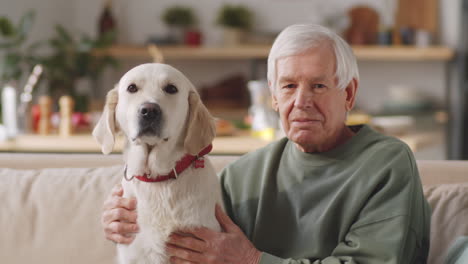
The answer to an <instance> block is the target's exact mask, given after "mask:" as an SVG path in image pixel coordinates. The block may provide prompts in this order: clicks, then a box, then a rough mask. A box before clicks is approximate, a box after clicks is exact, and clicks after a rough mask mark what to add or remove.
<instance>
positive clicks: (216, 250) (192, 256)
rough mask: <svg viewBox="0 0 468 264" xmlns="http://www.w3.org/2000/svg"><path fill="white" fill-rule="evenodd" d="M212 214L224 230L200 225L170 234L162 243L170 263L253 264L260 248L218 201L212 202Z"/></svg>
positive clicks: (258, 256) (257, 258)
mask: <svg viewBox="0 0 468 264" xmlns="http://www.w3.org/2000/svg"><path fill="white" fill-rule="evenodd" d="M215 216H216V219H218V222H219V224H220V225H221V228H222V229H223V231H224V232H217V231H213V230H211V229H208V228H206V227H200V228H195V229H190V230H180V231H179V232H176V233H172V234H171V236H170V237H169V242H168V244H167V247H166V250H167V252H168V254H169V255H170V256H171V257H170V262H171V263H173V264H182V263H184V264H186V263H208V264H210V263H219V264H221V263H229V264H237V263H239V264H257V263H258V262H259V260H260V256H261V252H260V251H258V250H257V249H256V248H255V247H254V245H253V244H252V243H251V242H250V241H249V240H248V238H247V237H246V236H245V235H244V233H243V232H242V230H241V229H240V228H239V227H238V226H237V225H235V224H234V223H233V222H232V220H231V219H230V218H229V216H227V215H226V214H225V213H224V212H223V211H222V209H221V207H220V206H219V205H216V208H215Z"/></svg>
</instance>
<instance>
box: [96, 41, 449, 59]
mask: <svg viewBox="0 0 468 264" xmlns="http://www.w3.org/2000/svg"><path fill="white" fill-rule="evenodd" d="M158 48H159V50H160V51H161V53H162V55H163V56H164V58H165V59H166V60H179V59H180V60H195V59H203V60H205V59H206V60H215V59H266V58H267V57H268V53H269V52H270V46H269V45H241V46H234V47H207V46H202V47H187V46H160V47H158ZM353 50H354V53H355V55H356V57H357V59H358V60H365V61H449V60H451V59H452V58H453V57H454V54H455V52H454V50H453V49H451V48H448V47H444V46H431V47H426V48H419V47H414V46H353ZM95 54H97V55H103V54H109V55H112V56H115V57H116V58H121V59H145V60H146V59H147V60H151V56H150V53H149V52H148V49H147V47H145V46H122V45H120V46H119V45H118V46H113V47H110V48H108V49H106V50H98V51H96V52H95Z"/></svg>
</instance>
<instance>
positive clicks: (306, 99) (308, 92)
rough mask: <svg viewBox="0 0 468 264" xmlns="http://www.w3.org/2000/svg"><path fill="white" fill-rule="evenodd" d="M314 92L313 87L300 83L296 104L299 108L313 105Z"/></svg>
mask: <svg viewBox="0 0 468 264" xmlns="http://www.w3.org/2000/svg"><path fill="white" fill-rule="evenodd" d="M313 99H314V94H313V92H312V89H308V87H306V86H304V85H300V86H299V87H298V88H297V90H296V98H295V102H294V106H296V107H298V108H310V107H312V105H313Z"/></svg>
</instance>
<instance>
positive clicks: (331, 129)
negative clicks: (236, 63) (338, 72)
mask: <svg viewBox="0 0 468 264" xmlns="http://www.w3.org/2000/svg"><path fill="white" fill-rule="evenodd" d="M276 63H277V64H276V69H277V72H276V76H277V82H276V84H270V85H275V87H274V88H275V89H274V92H273V107H274V108H275V110H277V111H279V114H280V119H281V123H282V125H283V129H284V131H285V133H286V136H287V137H288V138H289V139H290V140H292V141H294V142H295V143H296V144H297V145H298V146H299V147H300V148H301V149H302V150H303V151H306V152H322V151H327V150H329V149H331V148H333V147H335V146H336V145H337V144H339V142H340V140H341V139H342V137H343V135H344V134H343V133H344V132H345V130H346V126H345V119H346V112H347V111H348V110H350V109H351V108H352V107H353V104H354V98H355V92H356V89H357V82H356V81H355V80H353V81H352V82H351V83H350V84H349V85H348V87H346V89H344V90H339V89H338V88H337V87H336V84H337V80H336V78H335V77H334V73H335V55H334V52H333V49H332V48H331V47H329V46H327V45H321V46H320V47H317V48H312V49H310V50H308V51H307V52H305V53H302V54H299V55H294V56H288V57H283V58H280V59H278V60H277V61H276Z"/></svg>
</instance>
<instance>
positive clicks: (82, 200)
mask: <svg viewBox="0 0 468 264" xmlns="http://www.w3.org/2000/svg"><path fill="white" fill-rule="evenodd" d="M237 158H238V157H236V156H210V159H211V161H212V162H213V165H214V166H215V168H216V170H218V171H219V170H221V169H222V168H223V167H225V166H226V165H227V164H228V163H230V162H232V161H234V160H236V159H237ZM122 165H123V163H122V158H121V155H109V156H104V155H94V154H93V155H91V154H86V155H83V154H72V155H58V154H41V155H38V154H11V153H0V201H1V202H2V206H1V207H0V226H1V227H2V235H1V236H0V245H1V246H0V259H1V261H0V262H1V263H10V264H19V263H48V264H59V263H60V264H61V263H69V264H75V263H76V264H78V263H102V264H107V263H109V264H110V263H114V255H115V246H114V244H112V243H111V242H109V241H106V240H105V239H104V234H103V231H102V229H101V226H100V215H101V207H102V204H103V201H104V199H105V198H106V197H107V195H108V194H109V192H110V189H111V188H112V187H113V186H114V185H115V184H117V183H118V182H119V181H120V180H121V178H122V172H123V171H122V167H123V166H122ZM418 166H419V171H420V175H421V179H422V182H423V185H424V193H425V196H426V198H427V199H428V201H429V203H430V204H431V207H432V209H433V215H432V223H431V250H430V256H429V258H430V259H429V262H428V263H430V264H436V263H437V264H438V263H443V258H444V256H445V254H446V252H447V249H448V247H449V246H450V244H451V243H452V242H453V241H454V240H455V238H456V237H457V236H461V235H468V221H467V219H468V162H466V161H418ZM50 167H56V168H55V169H51V168H50ZM57 167H58V168H57Z"/></svg>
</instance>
